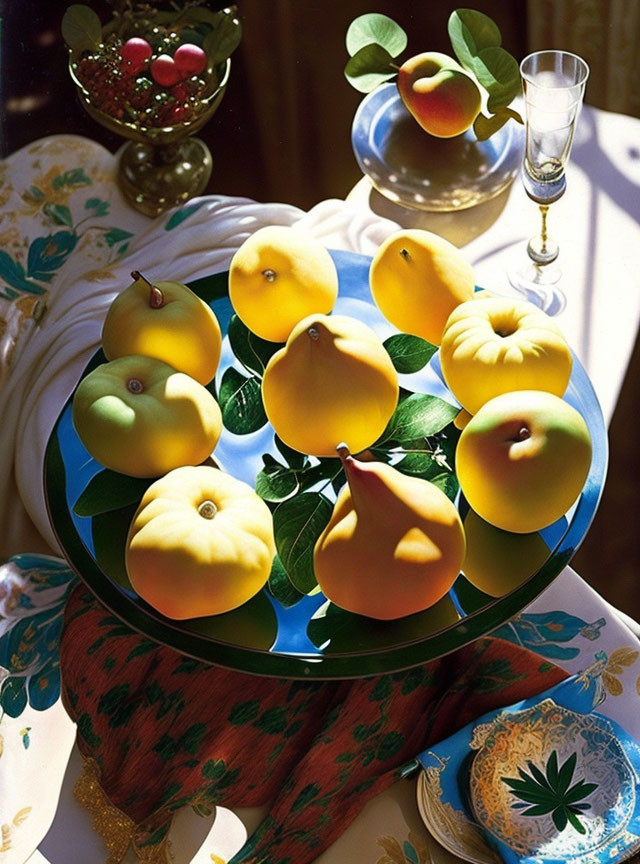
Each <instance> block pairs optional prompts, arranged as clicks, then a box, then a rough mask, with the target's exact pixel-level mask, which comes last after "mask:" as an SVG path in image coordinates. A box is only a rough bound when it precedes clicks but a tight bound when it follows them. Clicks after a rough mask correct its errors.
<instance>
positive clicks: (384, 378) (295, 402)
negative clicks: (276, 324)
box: [262, 315, 399, 456]
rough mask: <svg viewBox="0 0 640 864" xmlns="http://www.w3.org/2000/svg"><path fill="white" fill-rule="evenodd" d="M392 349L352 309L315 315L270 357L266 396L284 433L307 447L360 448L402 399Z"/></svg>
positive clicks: (329, 450) (326, 452) (326, 450)
mask: <svg viewBox="0 0 640 864" xmlns="http://www.w3.org/2000/svg"><path fill="white" fill-rule="evenodd" d="M398 396H399V385H398V373H397V372H396V370H395V368H394V366H393V363H392V362H391V358H390V357H389V354H388V353H387V351H386V350H385V348H384V346H383V344H382V342H381V341H380V339H379V338H378V336H377V335H376V334H375V333H374V331H373V330H372V329H371V328H370V327H368V326H367V325H366V324H364V323H363V322H362V321H359V320H357V319H355V318H351V317H350V316H348V315H309V317H307V318H304V319H303V320H302V321H300V322H299V323H298V324H297V325H296V326H295V327H294V328H293V330H292V332H291V335H290V336H289V338H288V340H287V342H286V344H285V346H284V347H283V348H281V349H280V350H279V351H277V352H276V353H275V354H274V355H273V356H272V357H271V359H270V360H269V362H268V364H267V367H266V369H265V372H264V377H263V379H262V400H263V403H264V407H265V411H266V414H267V417H268V418H269V421H270V423H271V425H272V426H273V428H274V429H275V431H276V433H277V434H278V436H279V437H280V438H281V439H282V440H283V441H284V443H285V444H288V445H289V447H293V449H294V450H299V451H300V452H301V453H307V454H309V455H312V456H337V454H336V447H337V446H338V444H340V443H341V442H343V441H344V442H345V443H346V444H347V445H348V447H349V449H350V450H351V451H352V452H353V453H359V452H360V451H362V450H365V449H366V448H367V447H370V446H371V444H373V443H374V442H375V441H376V440H377V439H378V438H379V437H380V435H381V434H382V432H384V429H385V427H386V425H387V423H388V422H389V420H390V419H391V415H392V414H393V412H394V410H395V407H396V405H397V403H398Z"/></svg>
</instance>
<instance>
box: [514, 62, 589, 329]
mask: <svg viewBox="0 0 640 864" xmlns="http://www.w3.org/2000/svg"><path fill="white" fill-rule="evenodd" d="M520 72H521V75H522V90H523V96H524V108H525V128H526V138H525V155H524V165H523V173H522V182H523V185H524V188H525V192H526V193H527V195H528V196H529V198H531V200H532V201H535V202H536V203H537V204H538V206H539V209H540V215H541V224H540V233H539V234H538V235H536V236H535V237H533V238H532V239H531V240H529V243H528V244H527V254H528V256H529V261H528V262H527V263H526V264H525V265H524V266H521V267H518V268H517V269H515V270H513V271H511V272H510V273H509V274H508V277H509V282H510V283H511V285H512V286H513V287H514V288H515V289H516V290H517V291H519V292H521V293H522V294H524V295H525V297H526V298H527V299H528V300H530V301H532V302H533V303H535V304H536V305H538V306H540V307H541V308H543V309H544V310H545V311H546V312H547V313H548V314H550V315H554V314H557V313H558V312H561V311H562V309H563V308H564V306H565V304H566V298H565V295H564V293H563V292H562V291H561V290H560V288H559V287H558V282H559V280H560V276H561V272H560V269H559V268H558V266H557V265H556V263H555V262H556V259H557V258H558V254H559V251H560V250H559V247H558V244H557V243H556V242H555V241H554V240H553V239H552V238H551V237H550V236H549V234H548V231H547V213H548V210H549V206H550V205H551V204H552V203H553V202H554V201H557V200H558V199H559V198H560V197H561V196H562V195H563V194H564V192H565V189H566V186H567V179H566V176H565V169H566V167H567V163H568V162H569V155H570V153H571V145H572V143H573V136H574V132H575V128H576V123H577V120H578V115H579V113H580V107H581V105H582V101H583V98H584V91H585V86H586V83H587V78H588V76H589V67H588V66H587V64H586V63H585V61H584V60H583V59H582V58H580V57H578V56H577V55H576V54H571V53H569V52H567V51H537V52H535V53H534V54H530V55H529V56H528V57H525V59H524V60H523V61H522V63H521V64H520Z"/></svg>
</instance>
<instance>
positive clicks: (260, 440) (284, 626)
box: [45, 252, 607, 679]
mask: <svg viewBox="0 0 640 864" xmlns="http://www.w3.org/2000/svg"><path fill="white" fill-rule="evenodd" d="M331 254H332V256H333V258H334V261H335V263H336V266H337V269H338V274H339V283H340V293H339V299H338V302H337V304H336V306H335V311H336V312H338V313H341V314H347V315H352V316H354V317H357V318H359V319H361V320H363V321H365V323H367V324H369V326H371V327H372V328H373V329H374V330H375V331H376V332H377V333H378V335H379V336H380V338H381V339H382V340H385V339H386V338H387V337H388V336H390V335H392V334H394V333H395V332H396V331H395V330H394V328H393V327H392V326H391V325H389V324H388V322H386V321H385V320H384V319H383V318H382V316H381V315H380V313H379V312H378V310H377V308H376V307H375V305H374V304H373V302H372V299H371V296H370V292H369V266H370V263H371V262H370V259H369V258H367V257H365V256H362V255H355V254H352V253H347V252H332V253H331ZM227 280H228V274H227V273H218V274H215V275H213V276H211V277H207V278H204V279H200V280H198V281H197V282H194V283H191V287H192V289H193V290H194V291H196V293H198V294H199V295H200V296H201V297H202V298H203V299H204V300H205V301H206V302H208V303H209V304H211V306H212V308H213V309H214V311H215V313H216V315H217V317H218V320H219V321H220V325H221V328H222V331H223V334H225V336H224V340H223V351H222V358H221V361H220V367H219V372H218V375H217V376H216V382H215V383H216V389H217V390H219V386H220V381H221V380H222V376H223V375H224V374H227V375H228V374H229V373H228V370H229V369H230V368H233V369H236V370H237V371H238V372H239V373H244V374H245V375H246V374H247V370H246V368H243V366H242V365H241V364H240V363H239V361H238V360H237V357H236V354H237V351H236V353H234V351H233V350H232V348H231V344H230V340H229V337H228V330H229V325H230V322H231V319H232V314H233V310H232V308H231V305H230V303H229V299H228V292H227ZM101 362H104V356H103V355H102V352H100V351H99V352H97V353H96V355H95V356H94V357H93V358H92V360H91V362H90V363H89V365H88V367H87V369H86V370H85V372H84V374H87V372H88V371H89V370H90V369H92V368H94V367H95V366H96V365H98V364H99V363H101ZM234 374H235V373H234ZM400 380H401V385H402V387H404V388H406V389H408V390H411V391H414V392H417V393H428V394H433V395H435V396H438V397H440V398H441V399H443V400H445V401H446V402H448V403H450V404H451V405H453V406H456V405H457V403H456V401H455V399H454V398H453V396H452V395H451V393H450V392H449V391H448V389H447V388H446V386H445V384H444V382H443V379H442V376H441V373H440V367H439V362H438V355H437V353H436V354H435V355H434V356H433V357H432V358H431V360H430V361H429V363H428V364H427V366H425V367H424V368H423V369H421V370H420V371H419V372H416V373H413V374H411V375H401V376H400ZM565 398H566V400H567V401H568V402H570V403H571V404H572V405H574V407H576V408H577V409H578V410H579V411H580V412H581V413H582V415H583V416H584V417H585V420H586V422H587V425H588V426H589V430H590V433H591V437H592V440H593V459H592V465H591V469H590V472H589V476H588V478H587V481H586V483H585V486H584V489H583V491H582V494H581V495H580V497H579V500H578V501H577V503H576V504H575V505H574V506H573V507H572V509H571V511H570V512H569V513H567V514H566V516H564V517H563V518H562V519H560V520H558V522H557V523H555V524H554V525H552V526H550V527H549V528H547V529H545V530H544V531H542V532H540V533H541V537H542V539H543V541H544V543H545V544H546V546H547V548H548V555H547V557H546V560H544V561H543V562H541V563H540V565H539V566H538V567H537V569H536V572H534V573H531V574H528V576H527V578H525V579H524V580H523V581H522V582H521V584H519V585H517V586H515V587H514V588H513V590H511V591H510V592H509V593H508V594H506V595H505V596H502V597H499V598H493V597H489V596H488V595H486V594H483V593H482V592H480V591H478V590H477V589H475V588H473V586H472V585H470V583H469V582H468V581H467V580H466V579H465V577H464V576H463V575H462V574H461V575H460V577H459V578H458V580H457V581H456V583H455V584H454V586H453V588H452V590H451V591H450V592H449V594H448V595H447V596H445V597H444V598H443V599H442V600H441V601H440V602H439V603H437V604H436V605H435V606H434V607H432V608H431V609H427V610H425V611H424V612H421V613H418V614H415V615H410V616H407V617H406V618H402V619H399V620H396V621H374V620H372V619H369V618H363V617H361V616H358V615H353V614H351V613H348V612H344V611H343V610H340V609H338V608H336V607H335V606H333V605H332V604H329V603H327V601H326V600H325V598H324V597H323V596H322V594H321V593H318V592H316V593H309V594H298V595H294V596H293V598H292V597H291V596H284V595H283V593H282V591H281V590H277V589H276V590H274V588H273V585H272V586H271V588H270V587H266V588H265V589H264V590H263V591H262V592H261V593H260V594H258V595H257V596H256V597H254V598H253V599H252V600H250V601H249V602H248V603H246V604H245V605H244V606H242V607H240V608H239V609H236V610H234V611H232V612H228V613H226V614H223V615H217V616H210V617H207V618H200V619H193V620H189V621H180V622H178V621H172V620H169V619H167V618H164V617H163V616H162V615H160V613H158V612H157V611H156V610H154V609H153V608H152V607H150V606H149V605H147V604H146V603H145V602H144V601H143V600H142V599H141V598H140V597H139V596H138V595H137V594H136V593H135V591H134V590H133V589H132V587H131V585H130V583H129V580H128V578H127V574H126V571H125V568H124V545H125V538H126V534H127V530H128V526H129V522H130V520H131V518H132V516H133V512H134V511H135V509H136V506H137V504H138V502H139V500H140V498H141V497H142V494H143V492H144V489H145V488H146V486H147V485H149V482H150V481H146V482H144V481H139V482H138V481H134V482H132V478H126V477H124V476H123V475H118V474H114V473H113V472H109V473H110V476H109V477H107V474H106V473H105V472H104V469H103V466H101V465H100V464H99V463H98V462H96V461H95V460H94V459H92V458H91V456H90V455H89V453H87V451H86V450H85V448H84V447H83V445H82V443H81V442H80V440H79V438H78V436H77V434H76V432H75V429H74V427H73V424H72V421H71V399H70V400H69V402H68V403H67V404H66V405H65V407H64V409H63V410H62V412H61V414H60V416H59V418H58V420H57V423H56V425H55V428H54V430H53V433H52V435H51V438H50V440H49V443H48V447H47V452H46V458H45V489H46V499H47V504H48V508H49V513H50V517H51V521H52V525H53V527H54V530H55V531H56V534H57V536H58V538H59V541H60V544H61V546H62V548H63V549H64V550H65V554H66V556H67V558H68V560H69V562H70V563H71V565H72V567H73V568H74V569H75V570H76V572H77V573H78V575H79V576H80V577H81V578H82V579H83V580H84V581H85V583H86V584H87V585H88V586H89V588H90V589H91V590H92V591H93V592H94V593H95V594H96V596H97V597H98V598H99V599H100V600H101V602H102V603H104V605H105V606H107V607H108V608H109V609H110V610H111V611H112V612H114V614H116V615H118V616H119V617H120V618H121V619H122V620H123V621H125V622H126V623H127V624H128V625H129V626H131V627H133V628H134V629H136V630H138V631H140V632H141V633H144V634H145V635H147V636H149V637H150V638H152V639H155V640H156V641H158V642H160V643H163V644H166V645H169V646H171V647H173V648H175V649H176V650H178V651H181V652H183V653H185V654H188V655H190V656H193V657H197V658H198V659H201V660H204V661H206V662H210V663H215V664H218V665H222V666H226V667H230V668H234V669H238V670H242V671H245V672H251V673H255V674H264V675H271V676H284V677H300V678H320V679H322V678H325V679H326V678H350V677H360V676H365V675H372V674H378V673H382V672H387V671H391V670H399V669H403V668H408V667H410V666H413V665H417V664H419V663H422V662H424V661H427V660H430V659H433V658H436V657H439V656H441V655H443V654H446V653H448V652H450V651H453V650H455V649H456V648H458V647H460V646H462V645H464V644H466V643H468V642H470V641H473V640H475V639H477V638H479V637H481V636H483V635H485V634H487V633H489V632H491V631H492V630H494V629H496V628H497V627H499V626H501V625H502V624H503V623H504V622H505V621H507V620H508V619H510V618H512V617H513V616H515V615H516V614H518V613H519V612H520V611H522V609H523V608H524V607H525V606H527V605H528V604H529V603H530V602H531V601H532V600H533V599H534V598H535V597H536V596H537V595H538V594H539V593H540V592H541V591H543V590H544V588H546V587H547V586H548V585H549V584H550V583H551V582H552V581H553V579H555V577H556V576H557V575H558V574H559V573H560V571H561V570H562V568H563V567H564V566H565V565H566V564H567V563H568V561H569V560H570V558H571V556H572V555H573V553H574V551H575V550H576V548H577V547H578V545H579V544H580V542H581V541H582V539H583V537H584V536H585V533H586V531H587V528H588V526H589V524H590V522H591V520H592V518H593V516H594V514H595V512H596V508H597V505H598V501H599V498H600V494H601V490H602V485H603V482H604V477H605V472H606V465H607V438H606V431H605V426H604V421H603V418H602V414H601V411H600V407H599V404H598V401H597V399H596V396H595V394H594V391H593V388H592V386H591V383H590V382H589V379H588V377H587V375H586V373H585V371H584V369H583V368H582V366H581V365H580V363H579V362H578V361H577V359H575V358H574V366H573V372H572V377H571V381H570V384H569V387H568V390H567V393H566V396H565ZM443 434H444V435H445V436H447V435H449V437H450V438H451V439H452V440H453V439H454V438H455V435H457V433H456V430H455V429H454V428H453V426H452V425H451V424H450V426H449V427H448V428H447V429H445V430H444V433H443ZM214 457H215V460H216V462H217V463H218V464H219V466H220V467H221V468H223V469H225V470H227V471H229V472H230V473H232V474H234V475H235V476H236V477H239V478H240V479H242V480H244V481H246V482H247V483H249V484H251V485H252V486H253V485H254V483H255V480H256V475H257V473H258V472H259V471H260V470H261V469H262V468H263V467H264V464H265V457H266V459H270V458H273V459H279V460H280V461H282V454H281V453H279V451H278V448H277V446H276V443H275V440H274V432H273V429H272V428H271V426H270V425H269V424H265V425H264V426H262V427H261V428H260V429H257V430H256V431H254V432H252V433H250V434H236V433H234V432H230V431H229V430H228V429H225V430H224V432H223V434H222V437H221V439H220V442H219V444H218V446H217V447H216V450H215V453H214ZM96 479H97V480H98V481H101V480H105V479H108V480H109V482H110V483H111V484H112V485H111V487H110V488H111V493H110V495H111V497H110V499H109V500H110V501H112V503H111V505H110V506H108V507H106V508H105V507H103V508H102V509H101V510H100V511H99V512H93V513H90V514H88V515H87V514H85V515H79V513H78V512H77V511H76V509H74V508H75V507H76V505H77V503H78V501H79V499H80V498H81V496H82V495H83V493H84V492H85V491H86V489H87V487H88V486H89V484H90V483H92V482H95V481H96ZM324 485H325V486H326V483H325V484H324ZM326 494H327V495H329V497H331V495H333V498H335V490H333V491H332V490H331V489H329V490H328V492H327V493H326ZM103 497H104V496H103ZM457 503H458V504H459V506H460V508H461V512H462V511H463V509H464V507H465V503H464V501H460V500H459V496H458V499H457ZM285 581H286V580H285ZM280 587H282V586H280Z"/></svg>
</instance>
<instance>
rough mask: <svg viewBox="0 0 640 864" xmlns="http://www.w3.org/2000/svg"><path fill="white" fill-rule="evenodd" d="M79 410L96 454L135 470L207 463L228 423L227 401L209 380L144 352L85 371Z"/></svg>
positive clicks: (76, 415) (156, 472)
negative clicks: (224, 405) (202, 381)
mask: <svg viewBox="0 0 640 864" xmlns="http://www.w3.org/2000/svg"><path fill="white" fill-rule="evenodd" d="M72 418H73V425H74V427H75V430H76V432H77V433H78V437H79V438H80V440H81V441H82V443H83V444H84V446H85V447H86V448H87V450H88V451H89V453H90V454H91V455H92V456H93V458H94V459H96V460H97V461H98V462H100V463H101V464H102V465H104V466H105V468H110V469H112V470H113V471H118V472H120V473H122V474H129V475H131V476H133V477H158V476H160V475H161V474H166V473H167V471H171V470H172V469H173V468H177V467H179V466H182V465H199V464H200V463H201V462H204V460H205V459H207V458H208V457H209V456H210V455H211V452H212V451H213V449H214V447H215V446H216V444H217V442H218V439H219V437H220V433H221V431H222V415H221V412H220V407H219V406H218V403H217V402H216V400H215V399H214V398H213V396H212V395H211V393H209V391H208V390H207V389H206V388H205V387H203V386H202V384H199V383H198V382H197V381H196V380H195V379H194V378H191V377H190V376H189V375H185V374H184V372H178V371H177V370H176V369H174V368H173V367H172V366H169V365H168V364H167V363H163V362H162V361H161V360H156V359H154V358H153V357H143V356H141V355H132V356H127V357H119V358H117V359H116V360H111V361H110V362H108V363H103V364H102V365H100V366H97V367H96V368H95V369H94V370H93V371H92V372H90V373H89V374H88V375H87V376H86V377H85V378H83V379H82V381H81V382H80V384H79V385H78V387H77V389H76V392H75V394H74V396H73V407H72Z"/></svg>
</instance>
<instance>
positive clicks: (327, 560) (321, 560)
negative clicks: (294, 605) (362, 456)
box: [313, 456, 465, 620]
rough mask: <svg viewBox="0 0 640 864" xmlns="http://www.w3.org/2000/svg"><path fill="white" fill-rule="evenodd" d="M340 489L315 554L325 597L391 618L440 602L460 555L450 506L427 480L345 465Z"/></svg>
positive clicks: (461, 544) (377, 465)
mask: <svg viewBox="0 0 640 864" xmlns="http://www.w3.org/2000/svg"><path fill="white" fill-rule="evenodd" d="M344 467H345V472H346V475H347V481H348V483H347V485H346V486H345V487H344V489H342V491H341V492H340V494H339V496H338V499H337V501H336V504H335V507H334V510H333V514H332V516H331V519H330V520H329V523H328V525H327V526H326V528H325V529H324V531H323V532H322V534H321V535H320V537H319V538H318V540H317V542H316V545H315V548H314V555H313V566H314V572H315V576H316V579H317V580H318V584H319V585H320V588H321V589H322V592H323V593H324V595H325V596H326V597H327V598H328V599H329V600H331V601H332V603H335V604H336V606H340V607H341V608H342V609H346V610H347V611H349V612H355V613H357V614H358V615H367V616H368V617H370V618H379V619H384V620H391V619H393V618H401V617H403V616H405V615H411V614H413V613H414V612H420V611H422V610H423V609H427V608H428V607H430V606H433V605H434V604H435V603H437V602H438V600H440V599H441V598H442V597H444V595H445V594H446V593H447V591H448V590H449V589H450V588H451V586H452V585H453V583H454V581H455V579H456V578H457V576H458V574H459V572H460V567H461V565H462V560H463V557H464V550H465V538H464V531H463V528H462V523H461V521H460V517H459V515H458V511H457V510H456V508H455V506H454V505H453V503H452V502H451V501H450V500H449V498H447V496H446V495H445V494H444V492H442V490H441V489H439V488H438V487H437V486H434V485H433V483H429V482H428V481H427V480H422V479H420V478H418V477H409V476H407V475H405V474H402V473H401V472H400V471H398V470H397V469H396V468H393V467H392V466H391V465H386V464H384V463H381V462H366V463H365V462H358V461H356V460H355V459H353V458H352V457H351V456H349V457H347V458H346V459H345V460H344Z"/></svg>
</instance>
